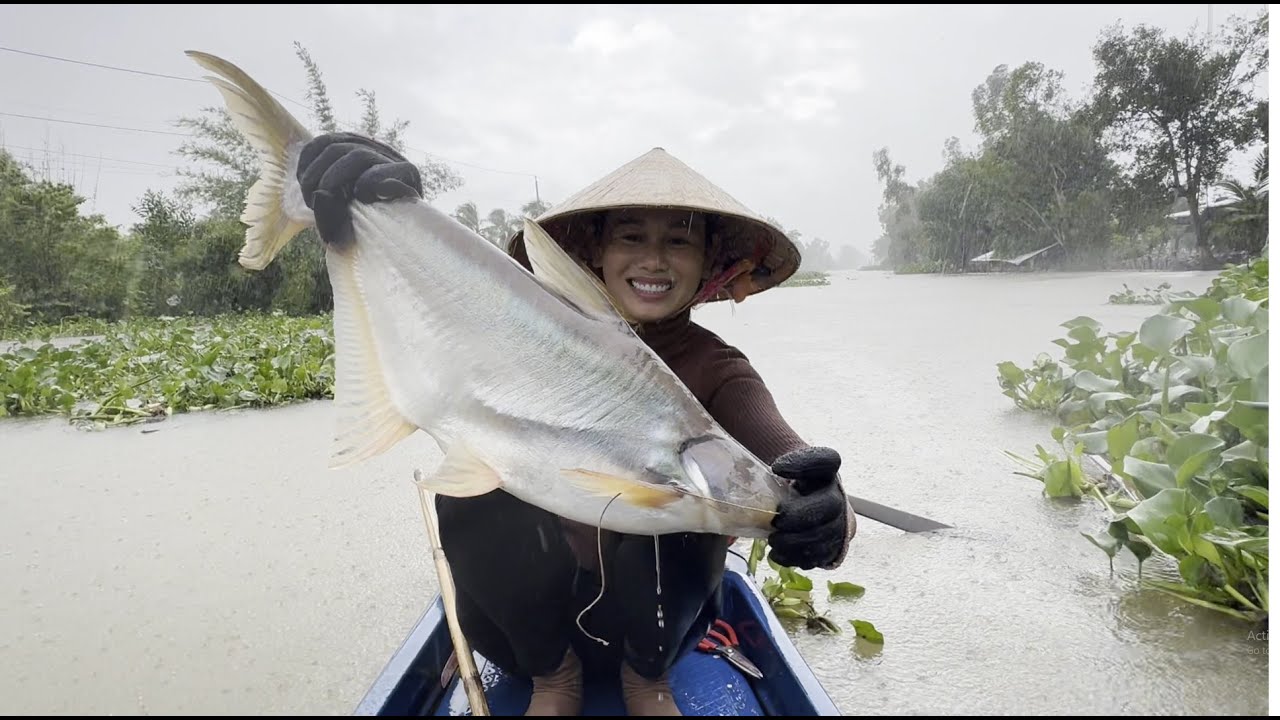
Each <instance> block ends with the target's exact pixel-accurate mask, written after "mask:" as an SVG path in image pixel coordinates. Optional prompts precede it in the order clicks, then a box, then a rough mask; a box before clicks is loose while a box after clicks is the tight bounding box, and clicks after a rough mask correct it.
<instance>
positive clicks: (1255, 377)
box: [997, 258, 1270, 621]
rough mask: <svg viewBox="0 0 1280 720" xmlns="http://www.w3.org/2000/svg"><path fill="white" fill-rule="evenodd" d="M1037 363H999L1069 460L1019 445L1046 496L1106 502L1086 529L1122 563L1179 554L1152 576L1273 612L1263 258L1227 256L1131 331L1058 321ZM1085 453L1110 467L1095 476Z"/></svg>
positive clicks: (1205, 598) (1238, 611)
mask: <svg viewBox="0 0 1280 720" xmlns="http://www.w3.org/2000/svg"><path fill="white" fill-rule="evenodd" d="M1063 326H1064V327H1066V328H1067V329H1068V332H1067V337H1066V338H1061V339H1059V340H1056V341H1054V342H1055V343H1056V344H1058V345H1059V346H1061V347H1062V348H1063V351H1064V352H1063V359H1062V360H1061V361H1060V362H1059V361H1055V360H1053V359H1051V358H1049V357H1048V356H1047V355H1042V356H1041V357H1040V358H1038V359H1037V360H1036V362H1035V364H1034V365H1033V366H1031V367H1030V368H1026V369H1023V368H1019V367H1018V366H1017V365H1015V364H1014V363H1012V362H1003V363H1000V364H999V365H998V368H997V369H998V375H997V377H998V381H999V383H1000V385H1001V387H1002V389H1003V391H1004V394H1005V395H1006V396H1008V397H1010V398H1011V399H1012V400H1013V401H1014V402H1015V403H1016V404H1017V405H1018V406H1019V407H1022V408H1025V409H1031V410H1039V411H1046V412H1052V413H1054V415H1055V416H1056V418H1057V419H1058V421H1059V422H1060V423H1061V425H1060V426H1058V427H1056V428H1054V430H1053V438H1054V440H1055V441H1056V442H1057V443H1058V444H1059V445H1060V446H1061V448H1062V449H1063V450H1064V451H1065V457H1059V456H1058V455H1056V454H1054V453H1052V452H1050V451H1047V450H1045V449H1044V448H1043V447H1042V446H1037V454H1038V457H1039V462H1038V463H1037V462H1036V461H1034V460H1030V459H1027V458H1023V457H1021V456H1019V455H1016V454H1014V453H1008V454H1009V456H1010V457H1012V458H1014V459H1015V460H1018V461H1020V462H1022V463H1023V464H1024V465H1025V466H1026V467H1027V471H1026V472H1020V473H1018V474H1020V475H1025V476H1027V477H1031V478H1035V479H1037V480H1039V481H1041V482H1042V483H1043V484H1044V490H1045V493H1046V494H1047V495H1049V496H1051V497H1082V496H1085V495H1089V496H1091V497H1094V498H1096V499H1098V500H1099V501H1100V502H1101V503H1102V504H1103V505H1104V507H1105V508H1106V509H1107V510H1108V512H1109V513H1110V515H1109V517H1108V519H1107V521H1106V527H1105V528H1104V529H1103V530H1101V531H1099V532H1097V533H1093V534H1085V537H1086V538H1087V539H1088V540H1089V541H1090V542H1092V543H1093V544H1094V545H1096V546H1098V547H1099V548H1100V549H1101V550H1103V552H1105V553H1106V554H1107V557H1108V559H1109V560H1112V561H1114V558H1115V556H1116V554H1117V553H1118V552H1120V551H1121V550H1123V549H1127V550H1129V551H1130V552H1131V553H1132V554H1133V555H1134V556H1135V557H1136V558H1137V560H1138V562H1139V572H1140V573H1141V563H1142V562H1144V561H1146V560H1147V559H1148V558H1149V557H1150V556H1152V555H1153V554H1157V553H1158V554H1159V555H1160V556H1161V557H1162V558H1165V559H1168V560H1170V561H1171V562H1172V563H1174V564H1176V569H1177V576H1178V578H1179V581H1178V582H1168V581H1158V580H1151V579H1146V580H1145V581H1144V583H1145V585H1146V586H1148V587H1153V588H1156V589H1158V590H1160V591H1162V592H1167V593H1172V594H1174V595H1176V596H1178V597H1180V598H1183V599H1185V600H1187V601H1189V602H1193V603H1195V604H1198V605H1202V606H1205V607H1209V608H1213V609H1215V610H1218V611H1221V612H1224V613H1226V614H1228V615H1231V616H1233V617H1237V618H1240V619H1242V620H1247V621H1265V620H1266V619H1267V617H1268V604H1269V601H1268V594H1269V591H1268V544H1267V543H1268V533H1269V527H1270V520H1269V514H1268V512H1269V511H1268V494H1269V482H1268V435H1267V428H1268V412H1269V402H1268V379H1267V378H1268V368H1269V358H1268V349H1267V339H1268V261H1267V260H1266V259H1265V258H1264V259H1261V260H1257V261H1255V262H1253V263H1250V264H1248V265H1245V266H1228V268H1227V269H1226V270H1225V271H1223V272H1222V273H1221V274H1220V275H1219V276H1218V277H1217V278H1215V279H1214V281H1213V283H1212V284H1211V286H1210V287H1209V288H1208V289H1207V290H1206V291H1205V292H1204V293H1202V294H1200V295H1194V296H1182V297H1177V298H1176V299H1173V300H1171V301H1170V302H1168V303H1166V304H1165V305H1164V306H1163V307H1162V308H1161V309H1160V310H1159V312H1157V313H1155V314H1153V315H1151V316H1149V317H1148V318H1146V319H1145V320H1144V321H1143V322H1142V323H1141V325H1140V326H1139V328H1138V329H1137V330H1136V331H1126V332H1118V333H1106V334H1103V333H1102V328H1101V326H1100V325H1099V324H1098V323H1097V322H1095V321H1093V320H1092V319H1091V318H1088V317H1079V318H1075V319H1073V320H1070V321H1067V322H1065V323H1063ZM1086 457H1087V458H1089V459H1091V460H1092V461H1093V464H1095V465H1097V466H1100V468H1101V469H1102V470H1103V471H1104V473H1103V474H1104V475H1105V477H1104V478H1103V479H1102V480H1095V479H1093V478H1092V477H1090V476H1089V474H1088V473H1087V472H1086V469H1087V468H1088V465H1087V464H1084V462H1083V461H1084V460H1085V459H1086Z"/></svg>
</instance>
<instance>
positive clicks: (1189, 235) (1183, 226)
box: [1165, 196, 1236, 253]
mask: <svg viewBox="0 0 1280 720" xmlns="http://www.w3.org/2000/svg"><path fill="white" fill-rule="evenodd" d="M1235 203H1236V198H1232V197H1229V196H1228V197H1219V198H1217V199H1213V200H1209V201H1207V202H1201V203H1200V218H1201V220H1203V221H1204V222H1205V223H1206V224H1211V223H1212V222H1213V221H1214V220H1216V219H1218V218H1219V217H1221V215H1222V208H1225V207H1230V206H1232V205H1234V204H1235ZM1173 207H1174V208H1177V209H1176V210H1174V211H1172V212H1169V213H1166V214H1165V218H1166V219H1168V220H1170V221H1172V223H1173V226H1174V230H1173V233H1172V237H1171V238H1170V240H1169V245H1168V250H1169V251H1170V252H1173V253H1179V252H1194V251H1195V249H1196V228H1195V226H1194V225H1192V223H1191V210H1190V209H1189V208H1188V207H1187V199H1186V198H1184V197H1179V198H1178V199H1177V200H1175V201H1174V203H1173Z"/></svg>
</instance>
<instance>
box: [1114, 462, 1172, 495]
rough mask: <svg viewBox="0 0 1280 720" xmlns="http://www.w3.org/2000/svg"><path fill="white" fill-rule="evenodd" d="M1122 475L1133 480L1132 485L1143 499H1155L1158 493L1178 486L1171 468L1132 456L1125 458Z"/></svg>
mask: <svg viewBox="0 0 1280 720" xmlns="http://www.w3.org/2000/svg"><path fill="white" fill-rule="evenodd" d="M1124 474H1125V475H1128V476H1129V477H1130V478H1132V479H1133V483H1134V485H1136V486H1137V488H1138V491H1139V492H1140V493H1142V496H1143V497H1145V498H1151V497H1155V496H1156V495H1157V494H1159V493H1160V491H1162V490H1166V489H1168V488H1174V487H1177V485H1178V480H1177V475H1175V474H1174V472H1173V468H1171V467H1169V466H1168V465H1166V464H1164V463H1155V462H1147V461H1146V460H1139V459H1138V458H1136V457H1133V456H1132V455H1127V456H1125V459H1124Z"/></svg>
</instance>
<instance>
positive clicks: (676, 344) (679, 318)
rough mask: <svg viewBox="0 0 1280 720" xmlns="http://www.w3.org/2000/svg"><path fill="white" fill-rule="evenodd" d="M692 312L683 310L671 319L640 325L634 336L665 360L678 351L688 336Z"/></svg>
mask: <svg viewBox="0 0 1280 720" xmlns="http://www.w3.org/2000/svg"><path fill="white" fill-rule="evenodd" d="M692 314H693V311H692V310H684V311H682V312H679V313H677V314H675V315H672V316H671V317H668V318H665V319H662V320H657V321H654V322H647V323H642V324H641V325H640V326H639V327H637V328H636V335H638V336H639V337H640V339H641V340H642V341H643V342H644V343H645V344H646V345H648V346H649V347H650V348H651V349H652V350H653V351H654V352H656V353H658V355H659V356H661V357H663V358H666V357H668V356H669V355H670V354H672V353H673V352H675V351H677V350H679V349H680V347H681V346H682V345H683V344H684V340H685V338H686V337H687V336H688V334H689V326H690V325H691V324H692V319H691V317H692Z"/></svg>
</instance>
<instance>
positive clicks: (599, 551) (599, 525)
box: [578, 493, 622, 647]
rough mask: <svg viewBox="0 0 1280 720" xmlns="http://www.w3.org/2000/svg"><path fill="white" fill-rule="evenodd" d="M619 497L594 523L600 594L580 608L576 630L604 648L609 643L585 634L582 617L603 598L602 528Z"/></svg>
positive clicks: (620, 494)
mask: <svg viewBox="0 0 1280 720" xmlns="http://www.w3.org/2000/svg"><path fill="white" fill-rule="evenodd" d="M620 497H622V493H618V494H617V495H614V496H613V497H611V498H609V502H607V503H605V504H604V509H603V510H601V511H600V520H599V522H597V523H596V556H597V557H598V558H599V559H600V594H599V595H596V599H595V600H592V601H591V604H590V605H588V606H586V607H584V608H582V612H580V613H578V629H579V630H581V631H582V634H583V635H586V636H587V637H589V638H591V639H592V640H595V641H596V642H598V643H600V644H601V645H604V646H605V647H608V646H609V641H608V640H603V639H601V638H598V637H596V636H595V635H592V634H591V633H589V632H587V629H586V628H584V627H582V616H583V615H586V614H587V611H588V610H590V609H591V608H593V607H595V605H596V603H598V602H600V599H601V598H603V597H604V583H605V577H604V548H602V547H601V538H602V536H603V535H604V527H603V525H604V514H605V512H606V511H608V509H609V506H610V505H612V504H613V501H614V500H617V499H618V498H620Z"/></svg>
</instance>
